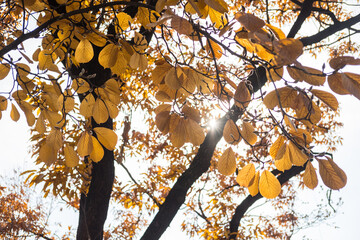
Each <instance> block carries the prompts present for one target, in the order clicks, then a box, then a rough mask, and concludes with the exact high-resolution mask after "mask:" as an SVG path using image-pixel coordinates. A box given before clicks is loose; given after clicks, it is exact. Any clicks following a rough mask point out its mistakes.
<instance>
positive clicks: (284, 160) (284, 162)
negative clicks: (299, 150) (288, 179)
mask: <svg viewBox="0 0 360 240" xmlns="http://www.w3.org/2000/svg"><path fill="white" fill-rule="evenodd" d="M281 152H283V154H280V153H281ZM280 155H281V156H280ZM275 159H276V160H275V167H276V168H277V169H278V170H279V171H282V172H284V171H285V170H289V169H290V168H291V166H292V164H291V157H290V149H289V145H288V144H286V143H285V144H283V145H282V146H281V148H280V149H279V151H278V155H277V156H276V158H275Z"/></svg>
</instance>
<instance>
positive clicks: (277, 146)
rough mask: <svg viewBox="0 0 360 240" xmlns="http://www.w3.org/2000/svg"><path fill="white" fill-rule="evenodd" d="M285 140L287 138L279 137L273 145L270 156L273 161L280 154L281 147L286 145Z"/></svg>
mask: <svg viewBox="0 0 360 240" xmlns="http://www.w3.org/2000/svg"><path fill="white" fill-rule="evenodd" d="M285 140H286V138H285V137H284V136H279V137H278V138H277V139H276V140H275V142H274V143H273V144H272V145H271V147H270V150H269V154H270V156H271V157H272V158H273V159H275V158H276V156H277V153H278V151H279V149H280V148H281V146H282V145H283V144H284V142H285Z"/></svg>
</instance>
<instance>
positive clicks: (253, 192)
mask: <svg viewBox="0 0 360 240" xmlns="http://www.w3.org/2000/svg"><path fill="white" fill-rule="evenodd" d="M259 178H260V172H259V171H257V172H256V173H255V176H254V180H253V181H252V184H251V185H250V186H249V187H248V190H249V193H250V195H251V196H255V195H257V194H258V193H259Z"/></svg>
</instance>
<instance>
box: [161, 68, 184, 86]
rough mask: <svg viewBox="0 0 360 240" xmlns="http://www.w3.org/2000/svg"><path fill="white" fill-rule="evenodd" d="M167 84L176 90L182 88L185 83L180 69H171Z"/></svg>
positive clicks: (167, 75)
mask: <svg viewBox="0 0 360 240" xmlns="http://www.w3.org/2000/svg"><path fill="white" fill-rule="evenodd" d="M164 80H165V84H166V85H167V86H168V87H169V88H171V89H174V90H177V89H179V88H181V86H182V84H183V82H184V74H183V73H182V72H181V70H178V68H175V67H173V68H171V69H170V70H169V71H168V73H167V74H166V75H165V79H164Z"/></svg>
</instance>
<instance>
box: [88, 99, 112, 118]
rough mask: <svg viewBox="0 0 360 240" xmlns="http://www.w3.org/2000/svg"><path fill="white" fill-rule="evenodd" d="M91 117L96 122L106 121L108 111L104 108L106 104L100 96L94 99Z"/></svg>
mask: <svg viewBox="0 0 360 240" xmlns="http://www.w3.org/2000/svg"><path fill="white" fill-rule="evenodd" d="M92 117H93V118H94V120H95V122H96V123H98V124H100V123H104V122H106V121H107V120H108V118H109V112H108V110H107V108H106V105H105V103H104V101H103V100H102V99H100V98H98V99H96V101H95V104H94V107H93V111H92Z"/></svg>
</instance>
